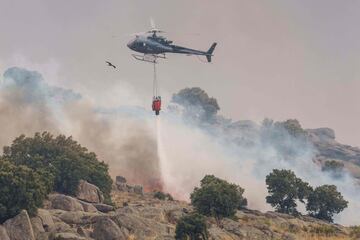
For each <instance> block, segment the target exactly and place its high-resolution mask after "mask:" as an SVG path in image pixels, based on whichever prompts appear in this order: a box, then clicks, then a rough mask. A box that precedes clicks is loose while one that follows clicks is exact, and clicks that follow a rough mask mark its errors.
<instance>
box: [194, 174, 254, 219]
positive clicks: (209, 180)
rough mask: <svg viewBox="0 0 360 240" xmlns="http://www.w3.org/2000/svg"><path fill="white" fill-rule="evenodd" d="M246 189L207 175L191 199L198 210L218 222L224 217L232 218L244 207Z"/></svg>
mask: <svg viewBox="0 0 360 240" xmlns="http://www.w3.org/2000/svg"><path fill="white" fill-rule="evenodd" d="M243 193H244V189H242V188H241V187H240V186H238V185H236V184H231V183H228V182H227V181H225V180H222V179H220V178H217V177H215V176H213V175H206V176H205V177H204V178H203V179H202V180H201V184H200V188H197V187H196V188H195V189H194V191H193V192H192V193H191V196H190V199H191V203H192V205H193V206H194V207H195V208H196V210H197V211H198V212H199V213H201V214H204V215H207V216H213V217H215V218H216V219H217V220H218V221H219V220H220V219H221V218H223V217H232V216H234V214H235V213H236V210H237V209H239V208H241V207H244V206H245V204H246V203H247V202H246V199H245V198H244V197H243Z"/></svg>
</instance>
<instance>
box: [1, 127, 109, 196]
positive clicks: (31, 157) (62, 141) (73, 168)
mask: <svg viewBox="0 0 360 240" xmlns="http://www.w3.org/2000/svg"><path fill="white" fill-rule="evenodd" d="M4 156H5V157H6V158H7V159H9V160H10V161H11V162H13V163H15V164H16V165H25V166H27V167H29V168H31V169H33V170H34V171H37V172H39V173H40V175H41V176H42V178H43V179H44V181H45V182H46V186H47V187H48V189H49V190H55V191H58V192H62V193H65V194H70V195H74V194H75V193H76V190H77V187H78V184H79V181H80V179H83V180H86V181H88V182H90V183H92V184H94V185H96V186H98V187H99V188H100V190H101V191H102V192H103V193H104V196H105V199H106V200H107V201H108V202H109V201H110V191H111V184H112V180H111V178H110V176H109V173H108V166H107V165H106V164H105V163H104V162H100V161H98V159H97V157H96V155H95V153H93V152H89V151H88V150H87V149H86V148H85V147H82V146H81V145H80V144H78V143H77V142H76V141H74V140H73V139H72V137H65V136H64V135H59V136H57V137H53V136H52V135H51V134H50V133H48V132H43V133H41V134H40V133H36V134H35V135H34V137H25V135H21V136H20V137H18V138H16V139H15V140H14V141H13V143H12V144H11V146H7V147H4Z"/></svg>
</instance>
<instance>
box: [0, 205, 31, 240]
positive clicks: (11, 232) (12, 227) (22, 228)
mask: <svg viewBox="0 0 360 240" xmlns="http://www.w3.org/2000/svg"><path fill="white" fill-rule="evenodd" d="M4 227H5V229H6V232H7V233H8V236H9V238H10V240H35V236H34V232H33V228H32V226H31V222H30V218H29V215H28V213H27V211H25V210H22V211H21V212H20V213H19V214H18V215H17V216H15V217H14V218H11V219H9V220H7V221H6V222H5V223H4Z"/></svg>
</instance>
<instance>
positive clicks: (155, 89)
mask: <svg viewBox="0 0 360 240" xmlns="http://www.w3.org/2000/svg"><path fill="white" fill-rule="evenodd" d="M153 64H154V80H153V95H154V97H158V94H159V91H158V81H157V75H156V64H157V62H156V60H155V61H154V62H153Z"/></svg>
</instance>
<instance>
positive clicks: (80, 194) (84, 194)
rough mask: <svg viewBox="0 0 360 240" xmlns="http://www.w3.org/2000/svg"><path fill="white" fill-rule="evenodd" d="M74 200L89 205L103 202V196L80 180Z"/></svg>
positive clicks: (98, 190) (96, 188)
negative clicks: (76, 199)
mask: <svg viewBox="0 0 360 240" xmlns="http://www.w3.org/2000/svg"><path fill="white" fill-rule="evenodd" d="M76 198H78V199H80V200H83V201H86V202H89V203H102V202H103V201H104V195H103V194H102V192H101V191H100V189H99V188H98V187H97V186H95V185H93V184H91V183H88V182H87V181H84V180H80V183H79V187H78V190H77V193H76Z"/></svg>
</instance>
